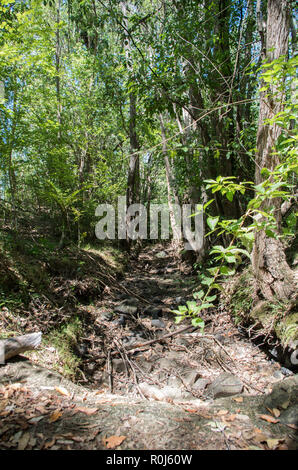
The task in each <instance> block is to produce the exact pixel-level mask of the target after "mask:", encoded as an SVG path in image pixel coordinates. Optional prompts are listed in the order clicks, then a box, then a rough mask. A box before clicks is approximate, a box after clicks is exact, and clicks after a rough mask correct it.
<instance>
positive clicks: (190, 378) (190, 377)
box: [183, 370, 200, 387]
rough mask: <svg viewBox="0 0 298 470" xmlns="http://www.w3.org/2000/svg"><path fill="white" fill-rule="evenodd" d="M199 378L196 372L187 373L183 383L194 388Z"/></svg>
mask: <svg viewBox="0 0 298 470" xmlns="http://www.w3.org/2000/svg"><path fill="white" fill-rule="evenodd" d="M199 378H200V374H199V373H198V372H196V371H195V370H192V371H190V372H187V373H185V374H184V375H183V381H184V383H185V384H186V385H188V386H189V387H192V386H193V385H194V384H195V382H196V381H197V380H198V379H199Z"/></svg>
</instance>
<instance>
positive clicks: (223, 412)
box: [217, 410, 229, 416]
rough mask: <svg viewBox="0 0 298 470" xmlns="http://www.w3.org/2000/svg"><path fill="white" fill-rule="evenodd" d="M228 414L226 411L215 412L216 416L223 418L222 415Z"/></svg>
mask: <svg viewBox="0 0 298 470" xmlns="http://www.w3.org/2000/svg"><path fill="white" fill-rule="evenodd" d="M228 413H229V412H228V410H219V411H218V412H217V416H224V415H227V414H228Z"/></svg>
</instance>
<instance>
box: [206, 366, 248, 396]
mask: <svg viewBox="0 0 298 470" xmlns="http://www.w3.org/2000/svg"><path fill="white" fill-rule="evenodd" d="M242 390H243V383H242V382H241V380H240V379H238V377H236V376H235V375H233V374H230V373H229V372H223V373H222V374H220V375H219V376H218V377H216V379H215V380H214V381H213V382H212V383H211V384H210V385H209V387H208V394H210V395H211V396H213V398H220V397H230V396H233V395H238V394H239V393H241V392H242Z"/></svg>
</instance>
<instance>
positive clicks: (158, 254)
mask: <svg viewBox="0 0 298 470" xmlns="http://www.w3.org/2000/svg"><path fill="white" fill-rule="evenodd" d="M166 257H167V254H166V252H165V251H160V252H159V253H157V255H156V258H166Z"/></svg>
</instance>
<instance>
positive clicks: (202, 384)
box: [192, 379, 210, 390]
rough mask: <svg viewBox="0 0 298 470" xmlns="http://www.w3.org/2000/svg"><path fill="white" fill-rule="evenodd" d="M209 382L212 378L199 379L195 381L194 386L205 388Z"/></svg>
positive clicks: (195, 387)
mask: <svg viewBox="0 0 298 470" xmlns="http://www.w3.org/2000/svg"><path fill="white" fill-rule="evenodd" d="M209 384H210V380H208V379H198V380H196V381H195V383H194V385H193V387H192V388H193V389H194V390H205V388H206V387H207V385H209Z"/></svg>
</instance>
